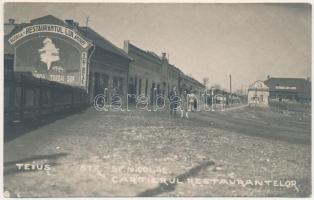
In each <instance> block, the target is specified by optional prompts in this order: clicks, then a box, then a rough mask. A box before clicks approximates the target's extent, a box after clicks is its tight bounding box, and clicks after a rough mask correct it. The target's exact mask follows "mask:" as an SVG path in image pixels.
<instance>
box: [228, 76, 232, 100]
mask: <svg viewBox="0 0 314 200" xmlns="http://www.w3.org/2000/svg"><path fill="white" fill-rule="evenodd" d="M229 78H230V96H229V97H230V100H231V104H232V103H233V99H232V87H231V74H230V75H229ZM228 103H229V102H228Z"/></svg>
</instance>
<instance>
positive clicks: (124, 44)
mask: <svg viewBox="0 0 314 200" xmlns="http://www.w3.org/2000/svg"><path fill="white" fill-rule="evenodd" d="M129 44H130V40H124V42H123V50H124V51H125V52H126V53H129Z"/></svg>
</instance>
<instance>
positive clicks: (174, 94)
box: [169, 87, 179, 116]
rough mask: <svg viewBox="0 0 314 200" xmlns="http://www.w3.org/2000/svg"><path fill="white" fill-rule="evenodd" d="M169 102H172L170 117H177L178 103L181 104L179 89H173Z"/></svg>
mask: <svg viewBox="0 0 314 200" xmlns="http://www.w3.org/2000/svg"><path fill="white" fill-rule="evenodd" d="M169 100H170V115H171V116H172V115H174V116H176V115H177V109H178V103H179V97H178V95H177V88H176V87H173V88H172V90H171V92H170V94H169Z"/></svg>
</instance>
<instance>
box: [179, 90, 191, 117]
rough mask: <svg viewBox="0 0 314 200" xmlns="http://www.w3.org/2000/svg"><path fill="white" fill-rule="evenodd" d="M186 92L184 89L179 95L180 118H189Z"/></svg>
mask: <svg viewBox="0 0 314 200" xmlns="http://www.w3.org/2000/svg"><path fill="white" fill-rule="evenodd" d="M188 104H189V102H188V94H187V92H186V90H184V91H183V94H182V95H181V109H180V111H181V118H184V117H185V118H187V119H189V110H188Z"/></svg>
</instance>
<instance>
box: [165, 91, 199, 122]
mask: <svg viewBox="0 0 314 200" xmlns="http://www.w3.org/2000/svg"><path fill="white" fill-rule="evenodd" d="M169 100H170V115H171V116H176V115H177V111H179V112H180V115H181V118H186V119H189V112H191V111H196V110H197V104H198V102H197V98H196V96H195V94H194V93H193V92H192V91H191V92H190V93H188V91H187V90H184V91H183V92H182V93H181V94H178V92H177V88H176V87H174V88H173V89H172V90H171V92H170V94H169Z"/></svg>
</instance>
